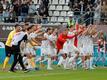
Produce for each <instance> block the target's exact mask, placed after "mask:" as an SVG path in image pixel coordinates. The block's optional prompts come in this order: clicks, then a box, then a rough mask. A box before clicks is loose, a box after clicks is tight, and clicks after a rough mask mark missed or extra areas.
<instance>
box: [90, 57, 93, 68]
mask: <svg viewBox="0 0 107 80" xmlns="http://www.w3.org/2000/svg"><path fill="white" fill-rule="evenodd" d="M92 65H93V57H91V58H90V68H92V67H93V66H92Z"/></svg>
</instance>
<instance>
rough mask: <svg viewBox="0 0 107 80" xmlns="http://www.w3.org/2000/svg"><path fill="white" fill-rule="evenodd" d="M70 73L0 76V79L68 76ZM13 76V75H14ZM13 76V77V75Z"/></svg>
mask: <svg viewBox="0 0 107 80" xmlns="http://www.w3.org/2000/svg"><path fill="white" fill-rule="evenodd" d="M69 73H70V72H65V73H46V74H45V73H44V74H35V75H22V76H0V79H8V78H27V77H35V76H53V75H60V74H69ZM14 74H15V73H14ZM14 74H13V75H14Z"/></svg>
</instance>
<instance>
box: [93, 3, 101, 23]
mask: <svg viewBox="0 0 107 80" xmlns="http://www.w3.org/2000/svg"><path fill="white" fill-rule="evenodd" d="M94 14H95V15H94V20H95V23H98V24H99V23H100V19H101V5H100V2H98V3H97V4H96V7H95V13H94Z"/></svg>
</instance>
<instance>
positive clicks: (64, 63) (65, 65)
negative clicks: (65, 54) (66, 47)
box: [63, 58, 69, 69]
mask: <svg viewBox="0 0 107 80" xmlns="http://www.w3.org/2000/svg"><path fill="white" fill-rule="evenodd" d="M68 60H69V58H66V59H64V61H63V65H64V69H67V68H68Z"/></svg>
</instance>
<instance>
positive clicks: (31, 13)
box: [29, 1, 37, 23]
mask: <svg viewBox="0 0 107 80" xmlns="http://www.w3.org/2000/svg"><path fill="white" fill-rule="evenodd" d="M36 14H37V13H36V6H35V4H34V2H33V1H32V2H30V5H29V17H30V22H31V23H34V17H35V15H36Z"/></svg>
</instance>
